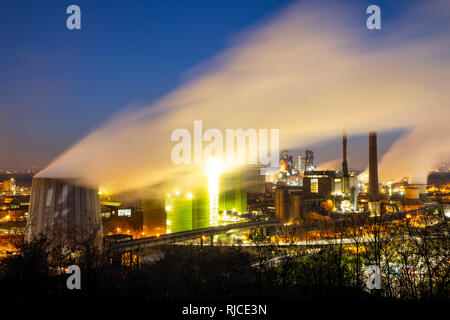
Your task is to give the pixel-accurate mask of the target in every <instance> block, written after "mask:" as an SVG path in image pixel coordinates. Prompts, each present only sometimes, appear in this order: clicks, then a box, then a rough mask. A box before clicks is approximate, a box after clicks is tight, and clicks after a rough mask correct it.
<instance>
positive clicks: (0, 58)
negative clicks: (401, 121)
mask: <svg viewBox="0 0 450 320" xmlns="http://www.w3.org/2000/svg"><path fill="white" fill-rule="evenodd" d="M291 2H292V1H280V0H277V1H275V0H258V1H256V0H253V1H250V0H246V1H242V0H232V1H230V0H227V1H222V0H218V1H210V0H209V1H173V0H170V1H80V0H77V1H71V2H67V1H20V0H3V1H2V2H1V4H0V37H1V50H0V110H1V113H0V169H6V168H27V167H31V166H37V167H44V166H45V165H47V164H48V163H49V161H51V160H52V159H53V158H54V157H56V156H57V155H58V154H59V153H61V152H62V151H64V150H65V149H67V148H68V147H70V145H72V144H73V143H75V142H76V141H77V140H79V139H80V138H81V137H83V136H84V135H86V134H87V133H89V131H90V130H92V129H93V128H95V127H96V126H98V125H100V124H101V123H102V122H104V121H105V120H106V119H107V118H108V117H109V116H110V115H111V114H113V113H114V112H116V111H118V110H120V109H121V108H123V107H126V106H130V105H131V106H141V105H148V104H149V103H151V102H152V101H155V100H156V99H158V98H160V97H161V96H163V95H164V94H167V93H169V92H170V91H171V90H173V89H174V88H175V87H177V85H179V84H180V83H181V82H182V80H183V77H184V75H186V72H188V71H189V70H190V69H191V68H193V67H195V66H196V65H198V64H199V63H201V62H202V61H205V60H207V59H209V58H211V57H213V56H214V55H216V54H218V53H219V52H221V51H222V50H224V49H226V48H227V47H229V46H230V44H231V43H232V41H233V39H234V37H236V36H239V34H240V32H242V31H245V30H246V29H247V28H250V27H252V26H254V25H255V24H258V23H259V22H261V21H264V20H265V19H268V18H270V17H271V16H272V15H275V14H276V13H277V12H279V11H280V10H282V9H283V8H285V7H286V6H287V5H289V3H291ZM390 2H391V4H389V5H388V3H384V2H383V1H357V3H358V6H360V7H361V19H365V18H366V16H367V15H364V11H365V8H366V7H367V6H368V5H369V4H378V5H380V6H381V7H382V19H383V20H382V21H383V23H384V22H387V21H389V20H390V19H395V17H396V15H397V14H399V13H400V12H401V10H402V7H403V6H404V5H406V4H407V3H408V2H407V1H395V5H393V4H392V2H393V1H390ZM70 4H77V5H79V6H80V7H81V14H82V29H81V30H76V31H70V30H68V29H67V28H66V18H67V16H68V15H67V14H66V8H67V6H68V5H70ZM363 21H364V20H363ZM399 134H400V132H398V131H397V132H391V133H384V134H382V135H381V138H379V141H380V149H381V151H382V152H383V151H385V150H386V149H387V147H388V146H389V145H390V144H391V143H392V142H393V141H394V139H395V138H397V137H398V136H399ZM352 139H353V142H354V144H353V146H352V145H350V156H351V157H352V155H353V158H354V159H356V160H358V161H355V163H354V166H355V167H363V166H364V165H365V161H366V159H367V156H366V153H367V152H366V148H367V145H366V142H367V141H366V140H367V137H365V136H360V137H353V138H351V139H350V143H352ZM311 147H312V148H314V147H316V158H317V160H318V161H326V160H333V159H335V158H336V157H337V156H338V150H339V149H338V148H339V145H338V144H336V143H335V141H329V142H325V143H324V144H321V145H320V146H311ZM356 162H357V163H356Z"/></svg>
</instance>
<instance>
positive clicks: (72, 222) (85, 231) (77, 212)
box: [25, 178, 103, 249]
mask: <svg viewBox="0 0 450 320" xmlns="http://www.w3.org/2000/svg"><path fill="white" fill-rule="evenodd" d="M42 236H44V237H46V238H47V239H48V240H50V241H51V243H52V245H55V246H62V247H64V248H69V249H76V248H78V247H79V246H80V245H82V246H84V245H86V244H87V245H90V246H96V247H100V246H101V243H102V236H103V230H102V220H101V213H100V199H99V196H98V191H97V190H95V189H93V188H90V187H88V186H85V185H82V184H79V183H77V182H76V180H74V179H53V178H33V182H32V189H31V201H30V210H29V216H28V222H27V228H26V231H25V239H26V240H27V241H31V240H32V239H33V238H39V237H42Z"/></svg>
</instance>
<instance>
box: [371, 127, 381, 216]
mask: <svg viewBox="0 0 450 320" xmlns="http://www.w3.org/2000/svg"><path fill="white" fill-rule="evenodd" d="M377 162H378V159H377V133H376V132H373V131H372V132H370V133H369V210H370V213H371V215H375V216H377V215H379V214H380V190H379V187H378V163H377Z"/></svg>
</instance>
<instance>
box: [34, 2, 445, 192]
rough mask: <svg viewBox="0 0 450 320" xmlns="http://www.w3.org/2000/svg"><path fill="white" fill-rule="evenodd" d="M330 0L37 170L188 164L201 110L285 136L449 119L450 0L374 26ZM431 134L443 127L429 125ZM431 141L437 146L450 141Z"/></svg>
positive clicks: (93, 171)
mask: <svg viewBox="0 0 450 320" xmlns="http://www.w3.org/2000/svg"><path fill="white" fill-rule="evenodd" d="M320 4H321V5H320V8H319V5H318V4H317V2H302V3H300V4H295V5H293V6H291V7H289V8H287V9H286V10H285V11H283V12H281V13H280V14H279V15H278V16H277V17H276V18H274V19H272V20H271V21H267V22H265V23H262V24H261V25H260V26H259V27H257V28H253V29H252V30H249V31H247V32H246V33H245V34H243V35H241V37H240V38H239V39H238V40H237V41H236V43H235V44H234V46H232V47H231V48H230V49H229V50H227V51H225V52H223V53H222V54H220V55H218V56H217V57H215V58H214V59H212V61H209V62H208V63H206V64H205V65H204V66H202V68H200V69H201V70H202V72H197V74H196V75H195V76H194V77H191V78H190V79H188V80H187V81H186V82H185V84H184V85H182V86H181V87H180V88H178V89H177V90H175V91H174V92H172V93H171V94H169V95H167V96H165V97H163V98H162V99H161V100H160V101H158V102H156V103H155V104H153V105H151V106H148V107H145V108H142V109H140V110H137V111H134V112H129V113H125V112H124V113H120V114H118V115H117V116H116V117H114V118H113V119H111V120H110V121H109V122H107V123H106V124H105V125H103V126H102V127H100V128H99V129H97V130H95V131H94V132H92V133H90V134H89V135H87V136H86V137H85V138H84V139H82V140H81V141H79V142H78V143H76V144H75V145H74V146H72V147H71V148H70V149H69V150H67V151H66V152H64V153H63V154H62V155H61V156H59V157H58V158H57V159H56V160H54V161H53V162H52V163H51V164H50V165H49V166H48V167H47V168H46V169H44V170H43V171H42V172H40V173H39V176H41V177H79V178H81V179H83V180H84V182H85V183H88V184H92V185H98V184H102V185H107V186H109V188H110V189H111V190H113V191H121V190H129V189H132V188H138V187H141V186H145V185H156V184H159V183H161V182H162V181H164V180H166V179H167V178H168V177H173V176H174V175H175V174H178V173H177V172H179V170H180V166H175V165H173V164H172V163H171V160H170V151H171V148H172V147H173V146H174V143H173V142H171V141H170V135H171V132H172V131H173V130H175V129H177V128H187V129H189V130H191V132H192V125H193V121H194V120H202V121H203V123H204V126H205V127H206V128H218V129H221V130H223V129H225V128H232V129H234V128H243V129H248V128H255V129H259V128H266V129H270V128H279V129H280V140H281V141H280V142H281V146H282V148H295V147H303V146H305V145H310V144H312V143H316V142H320V141H323V140H326V139H330V138H333V137H335V136H339V135H340V134H341V132H342V128H343V127H346V128H348V131H349V134H361V133H365V132H367V131H369V130H392V129H398V128H415V127H422V126H427V127H429V126H430V125H431V124H433V126H435V127H439V126H441V127H444V126H445V122H446V121H448V120H447V119H448V118H449V115H450V111H449V110H450V109H449V108H448V106H446V105H445V102H446V101H449V98H450V92H449V90H448V88H447V83H448V79H449V78H450V63H449V61H450V58H449V56H450V55H449V52H450V50H449V43H450V42H449V41H448V40H449V39H448V37H449V36H448V34H449V33H448V32H446V31H447V30H448V29H449V28H448V26H449V23H448V22H447V21H448V19H444V18H445V17H448V15H449V12H450V10H449V9H450V6H449V5H446V4H442V3H440V6H439V7H437V8H436V6H435V5H433V6H429V7H426V8H427V10H428V14H424V12H425V11H424V10H423V8H412V9H410V11H408V12H407V13H405V17H404V19H406V20H408V19H411V17H413V18H414V19H412V20H411V21H414V25H412V24H411V23H410V22H409V21H408V23H403V24H392V25H391V26H390V27H389V26H388V31H380V34H379V35H378V36H374V35H373V33H370V32H372V31H368V30H367V29H365V25H364V19H365V18H366V15H365V14H364V11H363V10H362V9H361V8H360V7H358V8H356V7H352V6H343V5H342V4H340V5H339V6H337V5H334V4H332V3H325V2H321V3H320ZM437 17H439V18H441V19H437ZM430 19H432V21H434V22H435V23H438V24H440V25H439V27H440V28H441V29H440V30H443V31H442V32H435V33H426V32H425V33H424V32H423V29H422V28H421V27H420V26H425V25H426V23H427V22H429V21H431V20H430ZM435 27H436V26H435ZM417 34H419V35H420V36H418V35H417ZM206 128H205V129H206ZM413 132H414V131H413ZM427 137H428V139H436V137H435V136H433V135H432V134H431V132H430V134H427ZM415 138H417V136H416V135H414V136H412V137H411V144H413V145H414V141H415V140H414V139H415ZM421 139H422V138H421ZM421 141H423V143H422V144H421V145H419V146H423V147H427V148H428V149H427V150H429V151H428V154H430V156H432V157H435V156H438V154H439V150H441V149H442V148H446V147H448V145H439V144H427V143H428V142H427V140H421ZM447 142H448V141H447ZM399 144H400V142H399ZM416 146H417V145H416ZM393 148H394V150H393V151H392V152H391V154H394V155H395V154H398V153H401V154H402V155H404V156H403V157H401V158H399V157H396V156H391V158H390V159H391V160H389V164H388V165H387V167H389V166H392V167H395V168H396V170H398V171H396V173H397V174H398V175H413V173H414V172H415V170H425V171H426V170H428V168H423V167H422V165H425V166H427V165H430V164H431V162H430V163H424V162H423V163H420V166H419V165H418V164H417V165H416V163H415V162H414V161H415V160H416V159H412V158H411V156H414V154H412V155H411V153H409V151H410V150H409V149H408V150H405V151H404V152H402V151H401V150H399V151H395V148H398V144H395V145H394V146H393ZM430 149H432V150H431V151H430ZM418 152H419V151H418ZM405 158H408V159H411V161H410V162H408V163H405V160H404V159H405ZM396 162H397V163H398V164H397V163H396ZM407 164H408V166H411V167H407ZM412 167H414V168H415V169H412ZM383 168H384V164H383V165H382V167H381V169H380V171H381V172H382V170H383ZM182 170H186V172H189V171H190V169H189V168H186V166H183V168H182ZM414 174H416V175H417V176H419V175H420V174H418V173H414ZM177 177H181V176H177Z"/></svg>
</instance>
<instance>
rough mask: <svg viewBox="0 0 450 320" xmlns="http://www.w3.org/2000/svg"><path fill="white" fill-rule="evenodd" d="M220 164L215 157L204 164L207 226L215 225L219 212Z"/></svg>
mask: <svg viewBox="0 0 450 320" xmlns="http://www.w3.org/2000/svg"><path fill="white" fill-rule="evenodd" d="M221 170H222V165H221V163H220V162H219V161H218V160H217V159H214V158H212V159H210V160H209V161H208V164H207V166H206V172H207V174H208V193H209V226H210V227H213V226H217V214H218V212H219V176H220V172H221Z"/></svg>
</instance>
